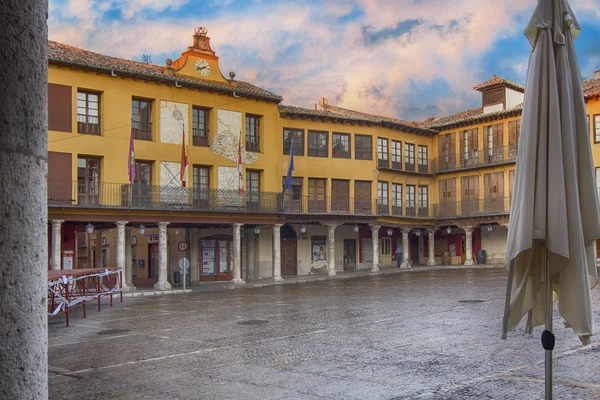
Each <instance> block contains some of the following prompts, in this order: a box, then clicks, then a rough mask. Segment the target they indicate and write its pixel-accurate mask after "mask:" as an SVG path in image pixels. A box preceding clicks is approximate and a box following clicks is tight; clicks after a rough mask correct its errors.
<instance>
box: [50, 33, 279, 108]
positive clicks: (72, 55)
mask: <svg viewBox="0 0 600 400" xmlns="http://www.w3.org/2000/svg"><path fill="white" fill-rule="evenodd" d="M48 62H49V63H55V64H67V65H73V66H79V67H84V68H91V69H94V68H96V69H99V70H105V71H110V70H112V71H115V73H117V74H119V73H120V74H133V75H140V76H143V77H147V78H150V79H157V80H161V81H166V82H172V83H174V82H178V83H179V84H183V85H186V84H187V85H189V86H192V87H196V88H200V89H202V88H204V89H207V90H215V91H220V92H225V93H233V92H234V91H235V93H236V94H239V95H246V96H249V97H254V98H261V99H265V100H271V101H276V102H280V101H281V100H282V97H281V96H279V95H278V94H275V93H273V92H271V91H268V90H266V89H263V88H260V87H258V86H255V85H252V84H250V83H248V82H243V81H235V82H236V84H237V85H235V86H234V85H231V84H229V83H221V82H210V81H206V80H202V79H199V78H194V77H190V76H184V75H177V74H174V73H172V72H169V71H167V67H163V66H159V65H154V64H147V63H143V62H138V61H132V60H126V59H123V58H117V57H111V56H106V55H103V54H99V53H95V52H93V51H89V50H84V49H80V48H78V47H73V46H69V45H67V44H63V43H58V42H53V41H48Z"/></svg>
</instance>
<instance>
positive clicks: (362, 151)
mask: <svg viewBox="0 0 600 400" xmlns="http://www.w3.org/2000/svg"><path fill="white" fill-rule="evenodd" d="M354 159H355V160H372V159H373V139H371V136H369V135H354Z"/></svg>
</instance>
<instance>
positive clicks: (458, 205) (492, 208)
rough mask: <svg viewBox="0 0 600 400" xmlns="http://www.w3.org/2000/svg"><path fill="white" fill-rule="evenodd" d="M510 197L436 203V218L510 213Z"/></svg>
mask: <svg viewBox="0 0 600 400" xmlns="http://www.w3.org/2000/svg"><path fill="white" fill-rule="evenodd" d="M510 204H511V201H510V197H496V198H487V199H475V200H463V201H456V202H446V203H440V204H435V205H434V209H435V214H434V215H435V218H437V219H447V218H461V217H478V216H488V215H502V214H509V213H510Z"/></svg>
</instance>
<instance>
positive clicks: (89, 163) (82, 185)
mask: <svg viewBox="0 0 600 400" xmlns="http://www.w3.org/2000/svg"><path fill="white" fill-rule="evenodd" d="M77 203H78V204H80V205H91V206H96V205H99V204H100V159H99V158H92V157H79V158H78V159H77Z"/></svg>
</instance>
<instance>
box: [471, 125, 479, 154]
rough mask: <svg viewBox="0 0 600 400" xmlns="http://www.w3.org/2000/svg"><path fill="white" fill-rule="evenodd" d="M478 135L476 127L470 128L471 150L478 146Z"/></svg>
mask: <svg viewBox="0 0 600 400" xmlns="http://www.w3.org/2000/svg"><path fill="white" fill-rule="evenodd" d="M478 136H479V130H478V129H477V128H473V129H472V130H471V143H473V144H472V145H471V151H473V150H477V149H478V148H479V143H478V141H479V138H478Z"/></svg>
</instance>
